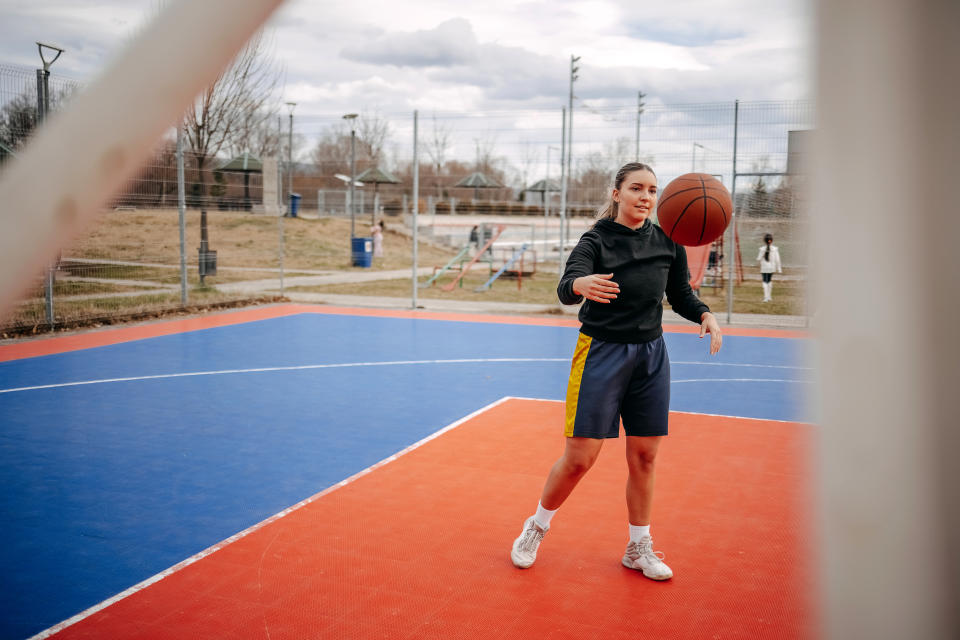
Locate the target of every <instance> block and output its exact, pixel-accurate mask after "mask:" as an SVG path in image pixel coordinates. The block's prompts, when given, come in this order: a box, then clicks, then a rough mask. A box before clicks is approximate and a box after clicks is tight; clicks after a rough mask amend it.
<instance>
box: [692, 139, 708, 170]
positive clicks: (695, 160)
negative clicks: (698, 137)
mask: <svg viewBox="0 0 960 640" xmlns="http://www.w3.org/2000/svg"><path fill="white" fill-rule="evenodd" d="M697 147H700V148H701V149H703V150H704V151H706V150H707V148H706V147H705V146H703V145H702V144H700V143H699V142H694V143H693V153H692V157H691V159H690V171H691V173H696V171H697Z"/></svg>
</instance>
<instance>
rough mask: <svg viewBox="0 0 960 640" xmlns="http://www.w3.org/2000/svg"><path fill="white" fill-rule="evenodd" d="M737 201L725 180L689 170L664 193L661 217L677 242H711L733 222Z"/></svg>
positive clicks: (658, 206)
mask: <svg viewBox="0 0 960 640" xmlns="http://www.w3.org/2000/svg"><path fill="white" fill-rule="evenodd" d="M731 213H733V202H732V201H731V200H730V192H729V191H727V188H726V187H724V186H723V183H722V182H720V181H719V180H717V179H716V178H714V177H713V176H712V175H710V174H708V173H685V174H684V175H682V176H680V177H678V178H674V179H673V180H671V181H670V184H668V185H667V186H666V188H665V189H664V190H663V191H662V192H660V198H659V201H658V202H657V220H658V221H659V222H660V227H661V228H662V229H663V230H664V231H665V232H666V233H667V235H668V236H670V238H671V239H672V240H673V241H674V242H676V243H677V244H682V245H685V246H688V247H698V246H701V245H705V244H710V243H711V242H713V241H714V240H716V239H717V238H719V237H720V236H721V235H723V232H724V230H725V229H726V228H727V225H728V224H729V223H730V214H731Z"/></svg>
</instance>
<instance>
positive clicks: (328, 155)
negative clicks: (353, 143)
mask: <svg viewBox="0 0 960 640" xmlns="http://www.w3.org/2000/svg"><path fill="white" fill-rule="evenodd" d="M310 157H311V160H313V164H315V165H317V168H318V170H319V171H320V174H321V175H332V174H334V173H343V174H348V173H350V130H349V129H347V128H346V126H345V125H344V124H343V123H342V122H337V123H335V124H332V125H330V126H329V127H327V128H326V129H324V131H323V132H322V133H321V134H320V139H319V140H318V141H317V145H316V146H315V147H314V148H313V151H311V152H310Z"/></svg>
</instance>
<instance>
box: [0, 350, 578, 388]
mask: <svg viewBox="0 0 960 640" xmlns="http://www.w3.org/2000/svg"><path fill="white" fill-rule="evenodd" d="M568 361H569V358H456V359H452V360H393V361H386V362H343V363H339V364H304V365H298V366H292V367H258V368H255V369H222V370H220V371H192V372H187V373H161V374H157V375H153V376H132V377H129V378H104V379H102V380H80V381H77V382H60V383H57V384H41V385H36V386H33V387H16V388H12V389H0V393H14V392H16V391H35V390H37V389H57V388H60V387H77V386H81V385H87V384H106V383H109V382H134V381H136V380H162V379H165V378H188V377H191V376H219V375H226V374H233V373H263V372H269V371H306V370H309V369H338V368H345V367H392V366H397V365H417V364H478V363H484V362H568Z"/></svg>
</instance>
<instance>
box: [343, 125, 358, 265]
mask: <svg viewBox="0 0 960 640" xmlns="http://www.w3.org/2000/svg"><path fill="white" fill-rule="evenodd" d="M357 115H358V114H356V113H348V114H346V115H345V116H343V119H344V120H346V121H347V122H349V123H350V243H351V253H352V251H353V248H352V245H353V237H354V236H355V235H357V234H356V224H355V222H354V216H355V214H356V210H357V208H356V206H355V205H354V203H353V200H354V197H355V195H356V192H355V191H354V189H353V187H354V183H355V182H356V181H357V125H356V121H357Z"/></svg>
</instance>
